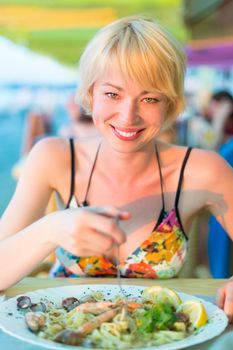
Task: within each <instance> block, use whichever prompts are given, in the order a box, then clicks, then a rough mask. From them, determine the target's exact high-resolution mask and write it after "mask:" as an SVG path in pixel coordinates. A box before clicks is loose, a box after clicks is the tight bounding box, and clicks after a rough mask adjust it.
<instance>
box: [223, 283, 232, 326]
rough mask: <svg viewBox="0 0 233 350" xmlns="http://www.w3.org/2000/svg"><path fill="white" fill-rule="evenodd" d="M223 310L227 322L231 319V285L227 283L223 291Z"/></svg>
mask: <svg viewBox="0 0 233 350" xmlns="http://www.w3.org/2000/svg"><path fill="white" fill-rule="evenodd" d="M225 294H226V295H225V302H224V312H225V313H226V315H227V316H228V319H229V322H232V321H233V286H232V284H231V285H227V286H226V292H225Z"/></svg>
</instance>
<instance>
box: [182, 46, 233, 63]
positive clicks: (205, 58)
mask: <svg viewBox="0 0 233 350" xmlns="http://www.w3.org/2000/svg"><path fill="white" fill-rule="evenodd" d="M186 54H187V59H188V66H200V65H208V66H216V67H217V66H218V67H222V68H232V67H233V40H232V41H228V42H224V41H223V42H218V43H215V44H211V45H210V44H208V45H206V46H205V47H200V46H199V47H196V46H194V45H193V46H191V45H190V46H187V47H186Z"/></svg>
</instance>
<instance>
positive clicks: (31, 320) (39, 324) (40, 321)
mask: <svg viewBox="0 0 233 350" xmlns="http://www.w3.org/2000/svg"><path fill="white" fill-rule="evenodd" d="M45 321H46V318H45V315H44V314H42V313H40V312H28V313H26V315H25V322H26V324H27V326H28V328H29V329H30V330H31V331H32V332H38V331H39V330H40V329H42V328H43V327H44V325H45Z"/></svg>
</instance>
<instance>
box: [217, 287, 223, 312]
mask: <svg viewBox="0 0 233 350" xmlns="http://www.w3.org/2000/svg"><path fill="white" fill-rule="evenodd" d="M224 303H225V289H224V288H219V289H218V292H217V298H216V304H217V306H218V307H219V308H220V309H223V308H224Z"/></svg>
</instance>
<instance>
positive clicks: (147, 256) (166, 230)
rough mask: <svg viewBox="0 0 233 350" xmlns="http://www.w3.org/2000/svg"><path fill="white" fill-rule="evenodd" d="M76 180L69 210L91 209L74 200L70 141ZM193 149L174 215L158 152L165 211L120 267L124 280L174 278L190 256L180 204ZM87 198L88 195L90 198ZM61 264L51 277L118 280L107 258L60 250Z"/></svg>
mask: <svg viewBox="0 0 233 350" xmlns="http://www.w3.org/2000/svg"><path fill="white" fill-rule="evenodd" d="M70 145H71V159H72V162H71V163H72V174H73V175H72V176H71V195H70V199H69V202H68V204H67V206H66V207H67V208H75V207H78V206H87V205H88V203H87V201H86V199H85V201H84V202H83V203H82V205H78V204H77V202H76V200H75V197H74V145H73V140H72V139H71V140H70ZM190 152H191V148H188V149H187V152H186V155H185V158H184V161H183V164H182V167H181V171H180V178H179V182H178V188H177V192H176V198H175V206H174V209H172V210H171V211H170V212H168V213H167V212H166V211H165V209H164V193H163V185H162V183H163V182H162V172H161V166H160V161H159V155H158V152H157V149H156V155H157V160H158V164H159V171H160V181H161V196H162V204H163V207H162V210H161V213H160V216H159V219H158V222H157V224H156V226H155V228H154V229H153V231H152V233H150V234H149V235H148V238H147V239H146V240H145V241H143V242H142V243H141V244H140V246H139V247H138V248H137V249H136V250H134V251H133V252H132V253H131V254H130V256H129V257H128V258H127V259H126V260H125V261H124V262H122V263H121V264H120V266H119V268H120V271H121V275H122V276H123V277H129V278H130V277H134V278H135V277H139V278H153V279H155V278H172V277H175V276H176V275H177V274H178V273H179V271H180V270H181V268H182V266H183V264H184V261H185V257H186V254H187V247H188V239H187V236H186V234H185V232H184V229H183V227H182V223H181V220H180V215H179V210H178V202H179V197H180V192H181V186H182V180H183V173H184V169H185V165H186V162H187V160H188V157H189V154H190ZM97 155H98V151H97V154H96V158H95V160H94V163H93V167H92V170H91V174H90V178H89V183H88V188H87V192H88V189H89V185H90V179H91V177H92V173H93V170H94V167H95V162H96V159H97ZM86 197H87V194H86ZM56 255H57V261H56V263H55V265H54V267H53V268H52V270H51V273H50V275H51V276H55V277H84V276H87V277H88V276H92V277H98V276H99V277H103V276H106V277H111V276H113V277H115V276H116V275H117V267H116V265H114V264H113V263H112V262H111V261H110V260H108V259H107V258H105V257H103V256H91V257H78V256H74V255H72V254H71V253H69V252H68V251H65V250H64V249H63V248H61V247H59V248H58V249H57V250H56Z"/></svg>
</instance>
